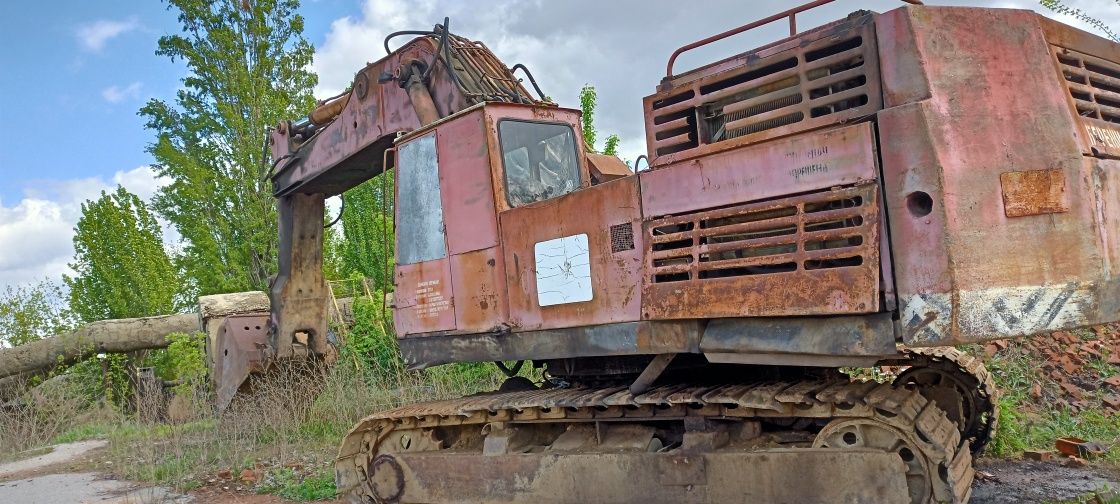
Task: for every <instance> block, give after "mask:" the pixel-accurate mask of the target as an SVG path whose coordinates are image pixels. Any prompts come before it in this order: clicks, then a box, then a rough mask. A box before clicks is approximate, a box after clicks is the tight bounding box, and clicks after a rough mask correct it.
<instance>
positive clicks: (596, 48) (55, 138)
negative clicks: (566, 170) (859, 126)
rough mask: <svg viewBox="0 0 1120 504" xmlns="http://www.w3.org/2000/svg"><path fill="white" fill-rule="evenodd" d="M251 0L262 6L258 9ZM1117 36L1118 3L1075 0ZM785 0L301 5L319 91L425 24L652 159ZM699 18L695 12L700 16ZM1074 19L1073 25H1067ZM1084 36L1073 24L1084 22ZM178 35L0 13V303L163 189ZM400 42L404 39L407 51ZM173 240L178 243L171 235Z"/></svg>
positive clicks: (759, 39)
mask: <svg viewBox="0 0 1120 504" xmlns="http://www.w3.org/2000/svg"><path fill="white" fill-rule="evenodd" d="M250 1H251V0H250ZM927 3H931V4H933V3H936V4H954V5H960V4H970V5H975V6H996V7H1017V8H1037V5H1038V4H1037V3H1036V2H1034V1H1031V0H940V1H933V0H931V1H929V2H927ZM1067 3H1068V4H1070V5H1072V6H1074V7H1080V8H1082V9H1084V10H1086V11H1088V12H1092V13H1094V14H1095V15H1097V16H1098V17H1100V18H1101V19H1103V20H1104V21H1105V22H1106V23H1108V24H1110V25H1111V26H1120V4H1117V3H1116V2H1112V1H1102V0H1071V1H1069V2H1067ZM793 4H794V2H789V1H779V0H752V1H750V2H746V1H743V0H697V1H694V2H680V1H679V0H612V1H609V2H602V1H596V0H304V3H303V6H302V7H301V9H300V12H301V14H302V15H303V16H304V18H305V19H306V31H305V36H306V37H307V39H308V40H309V41H310V42H311V43H312V44H313V45H314V46H315V48H316V52H315V60H314V63H313V64H312V69H313V70H314V71H316V72H317V73H318V74H319V79H320V84H319V86H318V87H317V88H316V94H317V95H318V96H320V97H325V96H329V95H332V94H334V93H337V92H338V91H340V90H342V89H344V88H345V87H346V85H347V84H348V83H349V81H350V79H352V77H353V75H354V73H355V72H356V71H357V70H358V69H360V68H361V67H362V66H364V64H365V63H366V62H368V61H374V60H377V59H379V58H381V57H382V56H383V53H384V51H383V49H382V48H381V47H382V39H383V38H384V36H385V35H386V34H387V33H389V32H391V31H395V30H402V29H418V28H430V27H431V26H432V25H434V24H435V23H437V22H440V21H441V20H442V19H443V17H444V16H450V17H451V20H452V22H451V28H452V31H454V32H456V33H459V34H461V35H464V36H468V37H470V38H473V39H476V40H482V41H484V42H485V43H486V45H487V46H488V47H489V48H490V49H491V50H493V51H494V52H495V53H497V55H498V56H499V57H500V58H501V59H502V60H503V61H505V62H506V63H507V64H509V65H513V64H514V63H524V64H526V65H528V66H529V68H530V69H532V71H533V73H534V75H535V76H536V78H537V80H538V82H540V84H541V87H542V88H543V89H544V91H545V93H547V94H549V95H550V96H552V97H553V98H555V99H556V100H557V101H559V103H560V104H561V105H566V106H578V100H577V96H578V93H579V89H580V87H581V86H583V85H584V84H592V85H594V86H595V87H596V88H597V90H598V95H599V108H598V112H597V117H596V123H597V127H598V129H599V131H600V137H601V138H605V137H606V136H607V135H609V134H611V133H617V134H619V135H620V136H621V137H622V144H621V151H622V157H623V158H624V159H634V158H636V157H637V155H639V154H642V153H643V152H644V151H645V140H644V132H643V126H642V124H643V122H642V112H641V103H642V102H641V99H642V97H643V96H645V95H648V94H650V93H651V92H653V90H654V87H655V86H656V85H657V83H658V81H659V80H660V78H661V76H662V73H663V72H664V64H665V59H666V58H667V57H668V55H669V54H670V53H671V52H672V51H673V49H675V48H677V47H679V46H681V45H683V44H686V43H688V42H691V41H693V40H697V39H701V38H704V37H707V36H708V35H711V34H714V33H718V32H721V31H724V30H726V29H729V28H732V27H735V26H739V25H742V24H745V23H747V22H750V21H752V20H754V19H758V18H760V17H764V16H766V15H768V14H771V13H774V12H778V11H781V10H784V9H786V8H789V6H790V5H793ZM901 5H902V3H901V2H899V1H897V0H838V1H837V2H835V3H833V4H830V5H827V6H824V7H822V8H818V9H814V10H813V11H811V12H809V13H806V14H803V15H802V16H799V17H798V24H799V26H801V27H802V28H803V29H804V28H808V27H810V26H815V25H818V24H821V23H823V22H827V21H831V20H835V19H839V18H842V17H844V16H845V15H847V14H848V13H849V12H851V11H853V10H857V9H871V10H876V11H880V12H882V11H886V10H889V9H893V8H897V7H899V6H901ZM700 10H702V11H703V12H702V14H700V15H698V11H700ZM1062 20H1063V21H1066V22H1073V20H1070V19H1068V18H1065V19H1062ZM1073 24H1077V23H1076V22H1073ZM783 29H784V28H783V27H782V26H773V27H770V28H768V29H761V30H758V31H756V32H750V33H748V34H744V35H740V36H738V37H736V38H734V39H729V40H728V41H725V42H721V43H719V44H715V45H713V46H711V47H708V48H704V49H703V50H699V51H694V52H690V53H688V54H686V55H685V56H684V57H682V58H681V60H680V61H679V62H678V68H683V67H689V66H695V65H696V64H698V63H700V62H704V61H712V60H714V59H716V58H720V57H724V56H728V55H731V54H735V53H739V52H743V51H744V50H747V49H750V48H753V47H757V46H759V45H762V44H763V43H766V42H770V41H772V40H775V39H777V38H781V37H782V36H784V35H783V33H782V31H783ZM178 30H179V25H178V22H177V20H176V14H175V13H174V12H170V11H168V10H167V8H166V5H165V4H163V3H161V2H158V1H155V0H133V1H115V2H106V1H77V0H67V1H54V2H50V1H33V2H14V3H12V5H10V6H6V8H5V9H4V14H3V15H2V16H0V47H3V48H4V49H3V50H2V51H0V125H2V126H0V137H2V140H0V292H2V290H3V289H4V288H5V287H6V286H10V285H19V284H26V283H29V282H34V281H38V280H41V279H48V280H52V281H59V280H60V278H61V275H62V274H64V273H66V272H67V271H68V268H67V263H68V262H69V261H70V260H71V257H72V255H73V246H72V243H71V240H72V236H73V226H74V224H75V223H76V222H77V220H78V217H79V216H80V214H81V204H82V202H84V201H86V200H87V199H90V198H95V197H97V195H98V194H99V193H100V191H102V190H109V189H111V188H112V187H114V186H116V185H117V184H121V185H124V186H125V187H126V188H128V189H129V190H131V191H132V192H134V193H136V194H138V195H140V196H141V197H143V198H150V197H151V195H152V194H153V193H154V192H155V191H156V190H157V189H158V188H159V186H160V185H161V184H163V183H165V182H166V181H163V180H159V179H157V178H155V177H154V176H153V173H152V171H151V169H150V168H149V167H148V164H149V163H150V162H151V161H152V159H151V157H150V156H149V155H148V154H147V153H146V152H145V147H146V145H147V144H148V143H149V142H150V141H152V139H153V136H152V134H151V133H150V132H149V131H146V130H145V129H144V124H143V121H142V119H141V118H140V117H139V116H137V115H136V112H137V110H138V109H139V108H140V107H141V106H142V105H143V104H144V103H145V102H146V101H147V100H149V99H151V98H159V99H164V100H168V101H171V100H172V99H173V98H174V95H175V91H176V89H177V88H178V86H179V83H180V80H181V79H182V78H183V77H184V76H185V72H186V70H185V66H184V65H182V64H181V63H172V62H170V61H169V60H168V59H167V58H165V57H160V56H156V55H155V50H156V42H157V40H158V39H159V37H160V36H161V35H163V34H166V33H173V32H177V31H178ZM400 41H401V42H403V41H405V39H400ZM165 242H166V243H167V245H168V247H169V248H171V249H172V250H174V249H175V248H176V247H178V246H180V245H181V244H180V243H179V241H178V237H177V236H176V234H175V233H174V232H173V231H172V230H170V229H169V230H167V234H166V236H165Z"/></svg>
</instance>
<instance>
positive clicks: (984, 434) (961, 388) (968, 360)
mask: <svg viewBox="0 0 1120 504" xmlns="http://www.w3.org/2000/svg"><path fill="white" fill-rule="evenodd" d="M906 354H908V357H909V360H908V361H907V362H905V364H906V365H909V366H911V367H910V369H907V370H906V371H903V372H902V373H901V374H899V376H898V378H897V379H896V380H895V384H896V385H903V386H905V385H916V386H917V388H918V390H919V391H921V392H922V393H923V395H925V396H926V397H927V398H929V399H931V400H933V401H935V402H938V405H939V406H941V408H942V409H944V410H945V411H946V412H947V413H948V414H949V415H948V416H949V418H950V420H953V421H954V422H955V423H957V427H958V429H959V430H960V431H961V441H963V442H967V443H969V446H970V449H971V450H972V454H973V456H977V455H979V454H980V452H982V451H984V447H986V446H987V445H988V443H989V442H990V441H991V440H992V436H993V435H995V432H996V429H997V428H998V426H999V407H998V405H999V392H998V389H996V383H995V381H994V380H993V379H992V374H991V373H990V372H989V371H988V369H987V368H986V367H984V363H983V362H981V361H980V359H977V358H976V357H973V356H971V355H969V354H967V353H965V352H962V351H960V350H957V349H956V348H953V347H937V348H910V349H907V350H906ZM931 388H940V389H942V390H941V391H940V392H933V393H929V392H930V390H931ZM946 399H949V400H952V401H961V404H960V405H959V406H957V405H949V404H942V401H943V400H946ZM953 410H960V411H961V413H955V412H954V411H953Z"/></svg>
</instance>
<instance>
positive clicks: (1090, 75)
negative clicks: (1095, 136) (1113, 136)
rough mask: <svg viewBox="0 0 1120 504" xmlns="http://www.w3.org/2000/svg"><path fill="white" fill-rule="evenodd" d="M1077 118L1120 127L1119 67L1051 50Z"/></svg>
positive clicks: (1056, 49) (1065, 50) (1101, 60)
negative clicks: (1090, 119) (1086, 118)
mask: <svg viewBox="0 0 1120 504" xmlns="http://www.w3.org/2000/svg"><path fill="white" fill-rule="evenodd" d="M1054 54H1055V56H1056V57H1057V58H1058V65H1059V68H1060V69H1061V71H1062V76H1063V77H1065V80H1066V87H1068V88H1069V94H1070V96H1072V97H1073V101H1074V105H1075V107H1076V108H1077V114H1078V115H1080V116H1082V117H1088V118H1092V119H1097V120H1101V121H1105V122H1110V123H1118V124H1120V64H1118V63H1115V62H1112V61H1108V60H1104V59H1100V58H1096V57H1093V56H1090V55H1088V54H1082V53H1080V52H1077V51H1074V50H1072V49H1063V48H1060V47H1057V46H1055V47H1054Z"/></svg>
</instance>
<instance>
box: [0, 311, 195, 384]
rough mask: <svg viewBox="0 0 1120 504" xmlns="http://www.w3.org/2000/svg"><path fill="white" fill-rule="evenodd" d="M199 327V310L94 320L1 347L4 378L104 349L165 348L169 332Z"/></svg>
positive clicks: (0, 367)
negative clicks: (75, 327)
mask: <svg viewBox="0 0 1120 504" xmlns="http://www.w3.org/2000/svg"><path fill="white" fill-rule="evenodd" d="M198 330H199V324H198V314H197V313H183V314H176V315H161V316H158V317H141V318H132V319H116V320H102V321H100V322H91V323H89V324H86V325H84V326H82V327H79V328H78V329H77V330H75V331H74V332H71V333H69V334H61V335H57V336H53V337H50V338H44V339H41V340H39V341H34V342H31V343H28V344H26V345H20V346H17V347H14V348H3V349H0V379H2V378H5V377H8V376H13V375H17V374H20V373H28V372H34V371H39V370H42V369H46V368H50V367H52V366H56V365H59V364H71V363H73V362H77V361H79V360H82V359H84V358H86V357H89V356H91V355H95V354H98V353H101V352H105V353H126V352H135V351H138V350H149V349H153V348H163V347H166V346H167V344H168V341H167V336H168V335H170V334H173V333H193V332H196V331H198Z"/></svg>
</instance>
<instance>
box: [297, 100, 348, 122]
mask: <svg viewBox="0 0 1120 504" xmlns="http://www.w3.org/2000/svg"><path fill="white" fill-rule="evenodd" d="M350 94H351V93H346V94H344V95H342V96H336V97H334V98H332V99H330V100H327V101H325V102H323V103H320V104H319V105H318V106H316V107H315V110H312V111H311V113H310V114H308V116H307V118H308V119H311V124H314V125H316V126H322V125H324V124H327V123H329V122H331V121H333V120H334V118H335V117H338V114H339V113H340V112H342V109H343V108H346V104H347V103H350Z"/></svg>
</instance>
